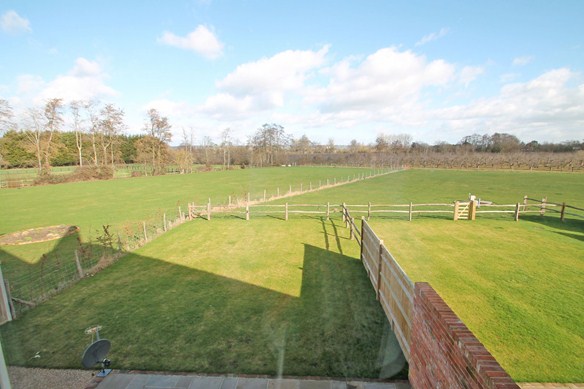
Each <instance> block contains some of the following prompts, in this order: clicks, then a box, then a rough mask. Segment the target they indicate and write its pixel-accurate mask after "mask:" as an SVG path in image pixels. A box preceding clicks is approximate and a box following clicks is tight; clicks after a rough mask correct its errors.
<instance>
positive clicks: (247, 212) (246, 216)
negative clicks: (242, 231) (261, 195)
mask: <svg viewBox="0 0 584 389" xmlns="http://www.w3.org/2000/svg"><path fill="white" fill-rule="evenodd" d="M245 220H249V203H247V204H246V205H245Z"/></svg>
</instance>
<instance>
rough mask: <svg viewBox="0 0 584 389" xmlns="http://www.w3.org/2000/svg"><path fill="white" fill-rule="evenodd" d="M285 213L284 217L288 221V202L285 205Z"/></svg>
mask: <svg viewBox="0 0 584 389" xmlns="http://www.w3.org/2000/svg"><path fill="white" fill-rule="evenodd" d="M284 213H285V216H284V219H285V220H286V221H288V203H286V205H285V211H284Z"/></svg>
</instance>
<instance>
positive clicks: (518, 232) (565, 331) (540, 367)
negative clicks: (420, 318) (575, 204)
mask: <svg viewBox="0 0 584 389" xmlns="http://www.w3.org/2000/svg"><path fill="white" fill-rule="evenodd" d="M370 224H371V225H372V227H373V229H374V231H375V232H376V233H377V235H378V236H379V237H380V238H381V239H383V240H384V242H385V244H386V246H387V247H388V248H389V250H390V251H391V252H392V254H393V255H394V256H395V258H396V259H397V260H398V262H399V263H400V265H401V266H402V267H403V269H404V270H405V271H406V273H407V274H408V275H409V276H410V277H411V278H412V280H413V281H426V282H429V283H430V284H431V285H432V286H433V287H434V288H435V289H436V290H437V291H438V293H439V294H440V295H441V296H442V297H443V298H444V299H445V301H446V302H447V303H448V305H450V307H451V308H452V309H453V310H454V312H456V314H457V315H458V316H459V317H460V318H461V319H462V320H463V321H464V323H465V324H466V325H467V326H468V327H469V328H470V329H471V331H473V333H474V334H475V335H476V336H477V337H478V338H479V340H480V341H481V342H482V343H483V344H484V345H485V346H486V347H487V349H488V350H489V351H490V352H491V353H492V354H493V356H495V358H496V359H497V361H499V363H500V364H501V365H502V366H503V368H505V370H507V372H508V373H509V374H510V375H511V376H512V377H513V378H514V379H515V380H517V381H523V382H525V381H539V382H584V369H583V366H584V326H583V325H582V324H583V323H584V309H583V306H582V301H584V300H583V299H584V282H583V280H584V222H583V223H580V224H579V226H578V223H574V224H573V225H571V226H566V225H565V224H562V223H561V222H559V221H557V220H548V221H543V222H537V221H521V222H519V223H516V222H513V221H504V220H477V221H476V222H468V221H458V222H454V221H442V220H428V219H425V220H417V221H413V222H411V223H410V222H407V221H392V222H389V221H386V222H384V221H381V220H375V219H372V220H371V222H370Z"/></svg>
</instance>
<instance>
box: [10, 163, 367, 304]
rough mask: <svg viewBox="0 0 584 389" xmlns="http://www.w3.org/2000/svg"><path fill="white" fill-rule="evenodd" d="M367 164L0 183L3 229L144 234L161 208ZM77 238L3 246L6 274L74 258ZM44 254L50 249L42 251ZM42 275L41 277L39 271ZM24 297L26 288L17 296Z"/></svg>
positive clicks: (351, 171) (296, 185) (224, 198)
mask: <svg viewBox="0 0 584 389" xmlns="http://www.w3.org/2000/svg"><path fill="white" fill-rule="evenodd" d="M370 171H371V170H369V169H356V168H330V167H293V168H279V167H276V168H264V169H243V170H242V169H237V170H229V171H214V172H207V173H200V174H187V175H167V176H158V177H138V178H129V179H117V180H109V181H91V182H75V183H68V184H59V185H49V186H36V187H27V188H21V189H2V190H0V215H2V217H1V218H0V234H5V233H10V232H14V231H20V230H25V229H29V228H34V227H44V226H51V225H58V224H65V225H76V226H79V227H80V234H79V236H80V239H81V240H82V241H83V242H87V241H89V240H95V239H96V237H97V236H99V235H100V234H101V233H102V231H101V226H102V225H111V226H112V228H111V231H112V232H114V233H115V232H120V234H121V235H122V236H123V235H137V236H141V234H142V221H146V222H147V224H148V225H149V228H151V226H152V225H154V224H155V223H156V224H157V225H158V228H159V229H161V225H162V220H163V214H164V213H166V214H167V215H168V220H171V219H174V218H176V217H177V213H178V207H179V206H181V207H182V212H186V209H187V205H186V204H187V203H188V202H191V201H194V202H196V203H198V204H206V203H207V200H208V198H211V199H212V201H213V204H215V205H216V204H219V203H223V204H226V203H227V202H228V197H229V196H232V197H233V198H235V197H239V198H242V199H243V198H245V197H247V193H250V194H251V198H252V199H258V198H261V197H263V194H264V190H266V194H267V196H270V195H276V194H277V191H278V188H280V191H281V192H280V193H281V194H284V193H286V192H287V191H288V190H289V189H290V186H292V190H293V191H300V189H301V185H303V188H304V189H307V188H308V187H309V185H310V183H311V182H312V184H313V185H314V187H316V186H317V185H318V184H319V183H322V184H323V185H324V184H326V180H327V179H329V180H330V182H331V183H332V182H333V181H334V180H335V179H336V180H337V181H338V182H341V181H344V180H347V178H348V177H349V176H350V177H351V178H352V177H353V176H354V175H355V174H359V173H369V172H370ZM74 249H75V239H68V240H64V241H59V242H56V241H53V242H45V243H35V244H29V245H22V246H0V263H2V269H3V271H4V274H5V276H7V278H8V279H13V280H14V279H17V278H18V279H20V278H21V277H25V278H31V279H33V278H34V277H37V274H38V273H39V271H41V270H42V269H41V268H42V267H46V268H50V267H51V266H52V265H53V264H54V263H56V262H68V263H69V264H73V258H74V257H73V251H74ZM43 255H45V257H43ZM37 278H38V277H37ZM17 297H20V298H25V299H26V296H17Z"/></svg>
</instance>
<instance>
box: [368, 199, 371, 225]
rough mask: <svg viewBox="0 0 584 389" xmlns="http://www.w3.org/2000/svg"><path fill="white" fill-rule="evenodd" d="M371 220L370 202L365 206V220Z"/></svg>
mask: <svg viewBox="0 0 584 389" xmlns="http://www.w3.org/2000/svg"><path fill="white" fill-rule="evenodd" d="M369 219H371V201H370V202H369V203H368V205H367V220H369Z"/></svg>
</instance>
